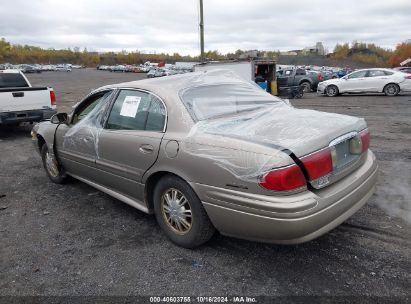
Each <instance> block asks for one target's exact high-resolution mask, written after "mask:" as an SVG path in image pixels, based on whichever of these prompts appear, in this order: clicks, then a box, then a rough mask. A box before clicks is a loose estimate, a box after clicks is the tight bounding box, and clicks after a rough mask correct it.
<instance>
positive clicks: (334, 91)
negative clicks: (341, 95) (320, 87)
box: [325, 85, 338, 97]
mask: <svg viewBox="0 0 411 304" xmlns="http://www.w3.org/2000/svg"><path fill="white" fill-rule="evenodd" d="M325 94H326V95H327V96H328V97H334V96H337V95H338V88H337V86H335V85H329V86H328V87H326V88H325Z"/></svg>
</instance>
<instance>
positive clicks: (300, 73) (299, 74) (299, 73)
mask: <svg viewBox="0 0 411 304" xmlns="http://www.w3.org/2000/svg"><path fill="white" fill-rule="evenodd" d="M306 74H307V73H306V72H305V70H297V72H296V73H295V75H297V76H302V75H306Z"/></svg>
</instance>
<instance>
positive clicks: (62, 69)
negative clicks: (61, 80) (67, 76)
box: [55, 64, 71, 72]
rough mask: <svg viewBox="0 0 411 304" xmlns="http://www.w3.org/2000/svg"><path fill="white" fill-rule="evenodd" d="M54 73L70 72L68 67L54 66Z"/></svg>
mask: <svg viewBox="0 0 411 304" xmlns="http://www.w3.org/2000/svg"><path fill="white" fill-rule="evenodd" d="M55 71H60V72H71V67H70V66H69V65H64V64H59V65H57V66H56V69H55Z"/></svg>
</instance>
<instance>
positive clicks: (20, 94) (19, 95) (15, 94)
mask: <svg viewBox="0 0 411 304" xmlns="http://www.w3.org/2000/svg"><path fill="white" fill-rule="evenodd" d="M13 97H24V92H13Z"/></svg>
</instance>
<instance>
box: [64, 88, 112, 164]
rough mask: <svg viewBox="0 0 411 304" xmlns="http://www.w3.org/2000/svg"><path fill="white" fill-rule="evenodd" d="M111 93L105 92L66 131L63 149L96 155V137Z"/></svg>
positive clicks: (101, 126)
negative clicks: (83, 115) (92, 106)
mask: <svg viewBox="0 0 411 304" xmlns="http://www.w3.org/2000/svg"><path fill="white" fill-rule="evenodd" d="M111 94H112V92H111V91H109V92H107V93H105V94H104V95H103V96H102V97H101V99H99V102H96V105H95V107H94V108H93V109H92V110H91V111H90V112H89V113H88V114H87V115H86V116H85V117H84V118H82V119H81V120H80V121H78V122H77V123H75V124H74V125H73V126H72V127H71V128H70V129H69V130H68V131H67V133H66V134H65V135H64V138H63V148H64V149H67V150H75V151H76V152H79V153H85V154H87V155H90V156H96V157H98V139H99V135H100V133H101V131H102V130H103V124H102V122H103V121H104V117H103V116H104V115H107V111H105V109H106V107H107V105H108V101H109V99H110V98H109V97H110V96H111Z"/></svg>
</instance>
